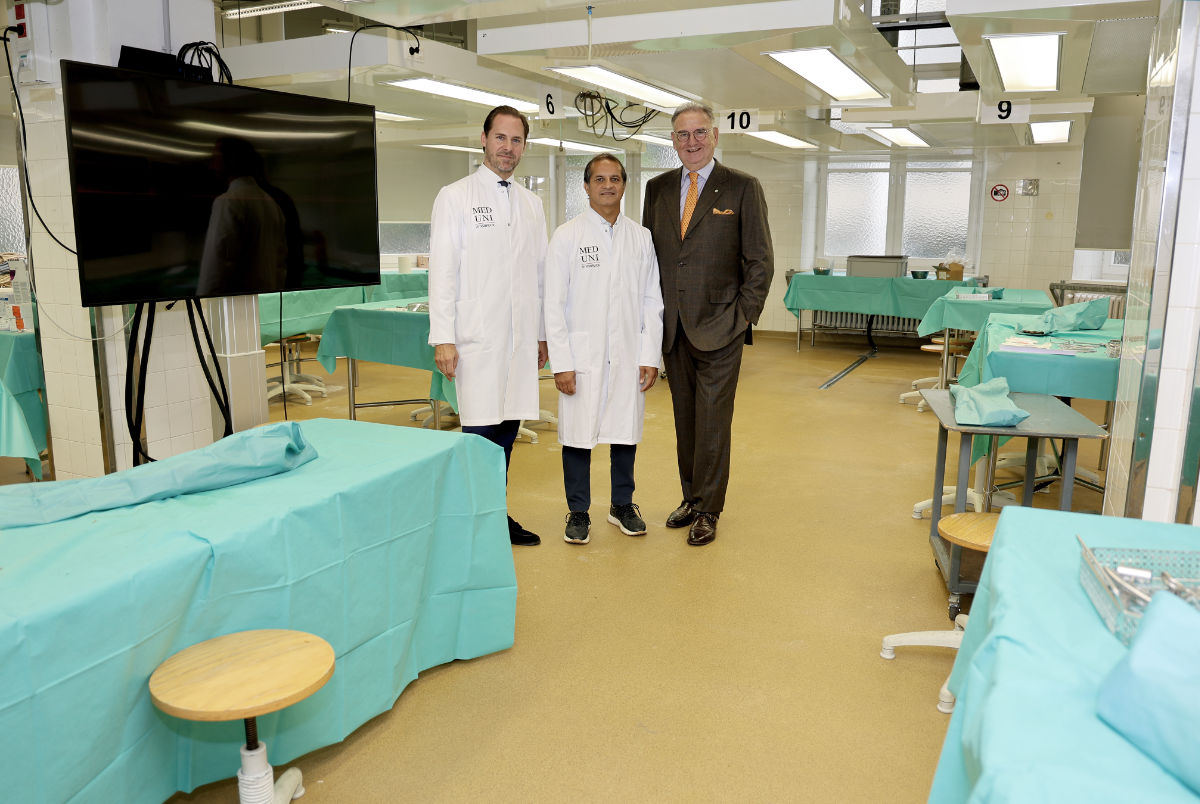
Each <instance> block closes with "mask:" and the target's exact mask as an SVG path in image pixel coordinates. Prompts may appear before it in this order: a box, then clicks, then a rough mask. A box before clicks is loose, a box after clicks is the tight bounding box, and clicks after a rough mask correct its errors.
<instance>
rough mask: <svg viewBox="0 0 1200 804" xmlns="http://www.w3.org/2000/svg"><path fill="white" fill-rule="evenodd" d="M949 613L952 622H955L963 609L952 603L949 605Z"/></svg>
mask: <svg viewBox="0 0 1200 804" xmlns="http://www.w3.org/2000/svg"><path fill="white" fill-rule="evenodd" d="M948 613H949V614H950V622H954V620H955V618H956V617H958V615H959V614H962V609H961V608H959V607H958V606H957V605H956V604H954V603H951V604H950V606H949V607H948Z"/></svg>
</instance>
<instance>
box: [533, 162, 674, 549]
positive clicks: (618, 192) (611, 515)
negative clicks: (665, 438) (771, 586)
mask: <svg viewBox="0 0 1200 804" xmlns="http://www.w3.org/2000/svg"><path fill="white" fill-rule="evenodd" d="M583 186H584V190H585V191H586V192H587V197H588V209H587V210H585V211H584V212H583V213H582V214H581V215H579V216H577V217H576V218H574V219H573V220H570V221H568V222H567V223H564V224H563V225H562V226H560V227H558V229H557V230H556V231H555V232H554V236H553V237H552V238H551V239H550V246H549V248H548V250H547V254H546V281H545V307H546V342H547V346H548V348H549V352H550V366H551V368H552V369H553V370H554V385H555V387H557V388H558V390H559V400H558V440H559V442H560V443H562V445H563V448H562V455H563V480H564V485H565V487H566V494H567V507H568V510H569V513H568V514H567V527H566V531H565V533H564V536H563V538H564V539H565V540H566V541H567V542H568V543H570V544H587V543H588V541H589V540H590V538H591V535H590V534H591V516H590V514H589V513H588V509H589V507H590V506H591V460H592V448H593V447H595V446H596V445H597V444H608V445H610V446H609V455H610V463H611V478H612V497H611V502H612V504H611V506H610V507H609V510H608V521H609V522H610V523H612V524H614V525H616V526H617V527H618V528H620V530H621V532H622V533H625V534H626V535H628V536H642V535H644V534H645V533H646V523H645V522H644V521H643V520H642V517H641V513H640V511H639V510H638V507H637V505H636V504H634V502H633V491H634V479H633V462H634V456H635V454H636V451H637V444H638V442H639V441H641V439H642V417H643V412H644V409H645V393H646V391H647V390H649V389H650V387H651V386H652V385H654V381H655V380H656V379H657V378H658V364H659V358H660V357H661V354H662V319H663V301H662V288H661V286H660V284H659V281H658V261H657V260H656V259H655V256H654V243H653V241H652V239H651V237H650V231H649V230H648V229H646V228H644V227H642V226H640V225H638V224H637V223H634V222H633V221H632V220H630V219H629V218H627V217H625V216H624V215H622V214H621V198H622V196H623V195H624V193H625V168H624V166H623V165H622V164H621V163H620V161H618V160H617V157H615V156H614V155H612V154H601V155H599V156H597V157H595V158H594V159H592V161H591V162H589V163H588V165H587V167H586V168H585V169H584V172H583Z"/></svg>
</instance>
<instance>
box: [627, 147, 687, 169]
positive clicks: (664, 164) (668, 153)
mask: <svg viewBox="0 0 1200 804" xmlns="http://www.w3.org/2000/svg"><path fill="white" fill-rule="evenodd" d="M634 142H637V140H634ZM643 145H645V146H646V148H645V150H644V151H642V170H645V169H646V168H666V169H668V170H670V169H672V168H677V167H681V166H682V165H683V163H682V162H680V161H679V154H678V153H676V151H675V147H674V146H672V145H655V144H653V143H649V142H647V143H643Z"/></svg>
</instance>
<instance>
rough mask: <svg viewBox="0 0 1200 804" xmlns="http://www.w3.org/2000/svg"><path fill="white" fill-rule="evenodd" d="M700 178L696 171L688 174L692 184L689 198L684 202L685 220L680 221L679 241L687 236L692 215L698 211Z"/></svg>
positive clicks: (689, 187)
mask: <svg viewBox="0 0 1200 804" xmlns="http://www.w3.org/2000/svg"><path fill="white" fill-rule="evenodd" d="M699 178H700V174H699V173H697V172H696V171H694V170H693V171H690V172H689V173H688V180H689V181H691V184H689V185H688V193H687V198H685V199H684V201H683V220H681V221H679V239H680V240H682V239H683V238H684V236H685V235H687V227H688V222H689V221H691V219H692V213H693V212H695V211H696V201H697V200H699V198H700V189H699V187H698V186H697V184H696V182H697V180H698V179H699Z"/></svg>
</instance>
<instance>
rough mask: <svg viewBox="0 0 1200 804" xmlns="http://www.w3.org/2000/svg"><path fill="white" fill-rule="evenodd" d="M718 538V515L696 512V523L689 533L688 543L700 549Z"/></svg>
mask: <svg viewBox="0 0 1200 804" xmlns="http://www.w3.org/2000/svg"><path fill="white" fill-rule="evenodd" d="M716 538H717V515H716V514H706V513H704V512H703V511H697V512H696V521H695V522H693V523H692V529H691V530H690V531H689V532H688V537H687V543H688V544H691V545H694V546H696V547H699V546H701V545H705V544H710V543H711V542H712V541H713V540H714V539H716Z"/></svg>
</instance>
